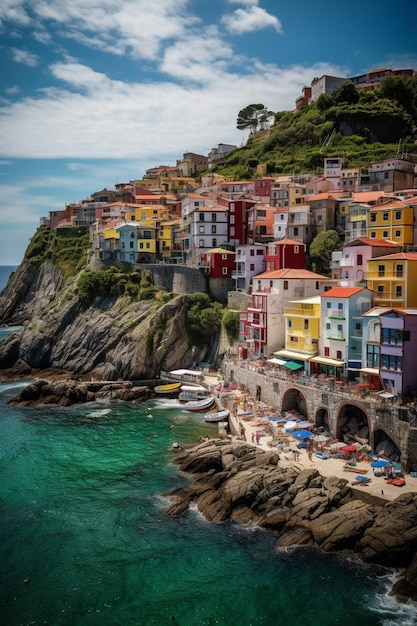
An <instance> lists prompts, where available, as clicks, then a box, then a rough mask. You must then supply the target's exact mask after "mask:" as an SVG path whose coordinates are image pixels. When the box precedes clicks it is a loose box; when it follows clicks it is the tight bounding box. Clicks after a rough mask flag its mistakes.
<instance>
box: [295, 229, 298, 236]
mask: <svg viewBox="0 0 417 626" xmlns="http://www.w3.org/2000/svg"><path fill="white" fill-rule="evenodd" d="M294 237H298V228H294Z"/></svg>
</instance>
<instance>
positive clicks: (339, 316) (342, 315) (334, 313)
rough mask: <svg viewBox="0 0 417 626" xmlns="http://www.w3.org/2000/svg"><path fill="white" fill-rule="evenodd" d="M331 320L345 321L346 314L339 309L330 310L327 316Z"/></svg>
mask: <svg viewBox="0 0 417 626" xmlns="http://www.w3.org/2000/svg"><path fill="white" fill-rule="evenodd" d="M326 317H329V318H336V319H338V320H344V319H345V312H344V311H342V310H339V309H333V310H331V309H328V311H327V316H326Z"/></svg>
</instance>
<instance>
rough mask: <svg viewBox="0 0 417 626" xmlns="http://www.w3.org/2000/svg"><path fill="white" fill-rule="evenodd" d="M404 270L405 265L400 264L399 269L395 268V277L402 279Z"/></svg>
mask: <svg viewBox="0 0 417 626" xmlns="http://www.w3.org/2000/svg"><path fill="white" fill-rule="evenodd" d="M403 270H404V268H403V265H402V264H401V263H399V264H398V265H397V267H396V268H395V275H396V277H397V278H402V276H403Z"/></svg>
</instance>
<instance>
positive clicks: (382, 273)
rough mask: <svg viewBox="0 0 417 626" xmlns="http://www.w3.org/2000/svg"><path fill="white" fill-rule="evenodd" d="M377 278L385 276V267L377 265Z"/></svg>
mask: <svg viewBox="0 0 417 626" xmlns="http://www.w3.org/2000/svg"><path fill="white" fill-rule="evenodd" d="M378 276H385V265H378Z"/></svg>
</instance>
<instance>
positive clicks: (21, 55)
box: [10, 48, 39, 67]
mask: <svg viewBox="0 0 417 626" xmlns="http://www.w3.org/2000/svg"><path fill="white" fill-rule="evenodd" d="M10 54H11V57H12V59H13V61H15V62H16V63H23V65H27V66H28V67H36V66H37V65H38V64H39V57H38V56H37V55H36V54H32V53H31V52H28V51H27V50H22V49H21V48H10Z"/></svg>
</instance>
